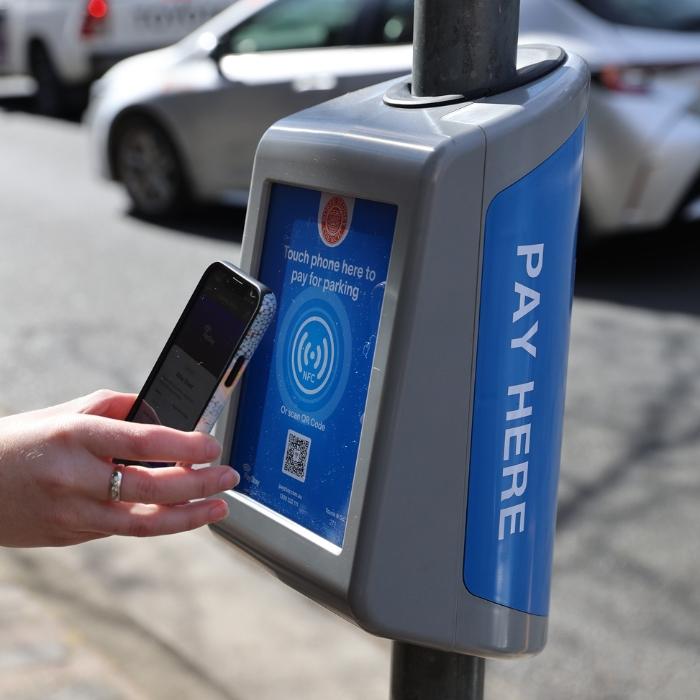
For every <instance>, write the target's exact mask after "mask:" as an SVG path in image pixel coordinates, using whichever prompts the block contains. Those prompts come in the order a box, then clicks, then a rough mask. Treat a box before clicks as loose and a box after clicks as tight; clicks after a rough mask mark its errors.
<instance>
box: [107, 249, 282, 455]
mask: <svg viewBox="0 0 700 700" xmlns="http://www.w3.org/2000/svg"><path fill="white" fill-rule="evenodd" d="M275 309H276V300H275V296H274V294H273V293H272V292H271V291H270V290H269V289H268V288H267V287H265V286H264V285H263V284H261V283H260V282H258V281H257V280H255V279H253V278H252V277H250V276H249V275H246V274H245V273H243V272H242V271H241V270H239V269H238V268H237V267H235V266H234V265H232V264H231V263H228V262H224V261H217V262H215V263H212V264H211V265H210V266H209V267H208V268H207V269H206V271H205V272H204V275H203V276H202V279H201V280H200V281H199V284H198V285H197V287H196V289H195V290H194V293H193V294H192V297H191V298H190V300H189V301H188V302H187V306H186V307H185V310H184V311H183V312H182V315H181V316H180V319H179V320H178V322H177V324H176V326H175V329H174V330H173V332H172V333H171V335H170V338H168V342H167V343H166V344H165V347H164V348H163V350H162V352H161V353H160V357H159V358H158V361H157V362H156V364H155V366H154V367H153V369H152V370H151V373H150V375H149V376H148V379H147V380H146V383H145V384H144V386H143V389H141V392H140V393H139V395H138V398H137V399H136V401H135V402H134V405H133V407H132V409H131V411H130V413H129V415H128V416H127V418H126V420H128V421H133V422H136V423H151V424H158V425H166V426H168V427H171V428H177V429H178V430H188V431H190V430H197V431H201V432H209V431H210V430H211V429H212V428H213V427H214V423H216V420H217V419H218V417H219V415H220V413H221V411H222V410H223V408H224V406H225V404H226V401H227V400H228V398H229V397H230V396H231V393H232V392H233V390H234V389H235V387H236V384H237V383H238V381H239V379H240V378H241V375H242V374H243V372H244V370H245V368H246V365H247V364H248V361H249V360H250V358H251V356H252V354H253V353H254V352H255V349H256V348H257V347H258V344H259V342H260V339H261V338H262V336H263V335H264V333H265V331H266V330H267V328H268V326H269V325H270V322H271V321H272V318H273V316H274V314H275ZM120 461H121V462H122V463H126V464H128V463H129V462H128V461H125V460H120ZM147 466H166V465H165V463H160V462H159V463H150V464H148V465H147Z"/></svg>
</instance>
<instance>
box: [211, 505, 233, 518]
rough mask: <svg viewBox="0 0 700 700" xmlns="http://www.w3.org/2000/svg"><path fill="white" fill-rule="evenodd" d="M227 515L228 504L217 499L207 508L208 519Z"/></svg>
mask: <svg viewBox="0 0 700 700" xmlns="http://www.w3.org/2000/svg"><path fill="white" fill-rule="evenodd" d="M227 515H228V506H227V505H226V504H225V503H224V502H223V501H217V502H216V503H215V504H214V505H213V506H212V507H211V508H210V509H209V519H210V520H221V519H222V518H225V517H226V516H227Z"/></svg>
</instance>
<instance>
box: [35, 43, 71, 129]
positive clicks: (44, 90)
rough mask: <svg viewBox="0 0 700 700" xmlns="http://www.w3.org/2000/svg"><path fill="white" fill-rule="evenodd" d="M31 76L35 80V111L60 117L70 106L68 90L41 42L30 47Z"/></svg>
mask: <svg viewBox="0 0 700 700" xmlns="http://www.w3.org/2000/svg"><path fill="white" fill-rule="evenodd" d="M30 63H31V71H32V77H33V78H34V80H35V81H36V86H37V90H36V95H35V97H34V102H35V106H36V111H37V112H38V113H39V114H45V115H46V116H49V117H62V116H64V115H65V114H67V113H68V112H69V110H70V108H71V98H70V90H69V88H68V87H67V86H66V84H65V83H64V82H63V81H62V80H61V78H60V77H59V75H58V73H57V72H56V69H55V68H54V65H53V62H52V60H51V57H50V56H49V54H48V52H47V50H46V49H45V48H44V46H42V45H41V44H36V45H35V46H33V47H32V52H31V57H30Z"/></svg>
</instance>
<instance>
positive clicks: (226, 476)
mask: <svg viewBox="0 0 700 700" xmlns="http://www.w3.org/2000/svg"><path fill="white" fill-rule="evenodd" d="M135 398H136V397H135V396H134V395H133V394H120V393H116V392H112V391H107V390H101V391H97V392H95V393H93V394H90V395H88V396H83V397H81V398H79V399H75V400H73V401H69V402H67V403H64V404H60V405H58V406H52V407H50V408H45V409H41V410H38V411H30V412H27V413H21V414H18V415H15V416H7V417H6V418H2V419H0V545H4V546H10V547H41V546H61V545H70V544H78V543H80V542H86V541H87V540H92V539H97V538H101V537H107V536H109V535H132V536H135V537H149V536H153V535H165V534H171V533H175V532H182V531H185V530H193V529H195V528H197V527H201V526H202V525H206V524H208V523H212V522H215V521H217V520H221V519H222V518H224V517H225V516H226V515H227V513H228V508H227V506H226V503H225V501H223V500H221V499H211V498H210V499H207V497H208V496H212V495H213V494H216V493H219V492H221V491H225V490H227V489H231V488H233V487H234V486H235V485H236V484H237V483H238V481H239V476H238V474H237V473H236V472H235V471H234V470H233V469H232V468H231V467H228V466H213V467H205V468H202V469H192V468H190V467H186V466H175V467H163V468H160V469H149V468H147V467H140V466H134V465H130V466H123V467H121V471H122V475H123V478H122V485H121V499H120V501H118V502H114V501H111V500H110V493H109V491H110V488H109V487H110V476H111V474H112V472H113V471H114V470H115V468H116V467H115V465H114V464H113V463H112V459H113V458H114V457H116V456H118V457H119V458H122V459H125V460H134V461H143V462H181V463H186V464H202V463H205V462H210V461H212V460H214V459H216V458H217V457H218V456H219V454H220V448H219V445H218V443H217V442H216V440H215V439H214V438H213V437H211V436H210V435H205V434H203V433H196V432H192V433H186V432H181V431H179V430H173V429H172V428H166V427H164V426H160V425H142V424H139V423H131V422H126V421H124V420H123V419H124V418H125V417H126V415H127V414H128V412H129V409H130V408H131V406H132V404H133V402H134V400H135ZM192 499H207V500H196V501H194V502H191V501H192Z"/></svg>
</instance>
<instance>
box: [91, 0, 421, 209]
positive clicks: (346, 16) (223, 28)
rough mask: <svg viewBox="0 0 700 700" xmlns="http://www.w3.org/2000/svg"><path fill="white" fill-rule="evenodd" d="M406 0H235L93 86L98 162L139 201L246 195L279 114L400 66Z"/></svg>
mask: <svg viewBox="0 0 700 700" xmlns="http://www.w3.org/2000/svg"><path fill="white" fill-rule="evenodd" d="M412 33H413V7H412V0H238V2H236V3H234V4H233V5H232V6H231V7H230V8H228V9H227V10H225V11H224V12H222V13H221V14H219V15H218V16H217V17H215V18H214V19H213V20H211V21H210V22H208V23H207V24H205V25H203V26H202V27H201V28H200V29H199V30H197V31H196V32H194V33H193V34H191V35H190V36H188V37H186V38H185V39H184V40H183V41H181V42H179V43H177V44H175V45H173V46H171V47H168V48H166V49H162V50H159V51H153V52H150V53H147V54H143V55H141V56H136V57H134V58H131V59H127V60H126V61H123V62H122V63H120V64H118V65H117V66H115V67H114V68H113V69H111V70H110V71H108V72H107V73H106V74H105V76H104V77H103V78H102V79H101V80H100V81H99V82H98V83H97V84H95V86H94V87H93V95H92V103H91V106H90V109H89V113H88V121H89V122H90V123H91V125H92V136H93V138H94V141H95V142H96V152H97V154H98V157H99V160H100V166H101V170H102V172H103V173H104V174H105V175H106V176H107V177H109V178H113V179H116V180H119V181H121V182H122V183H123V184H124V186H125V187H126V189H127V191H128V193H129V196H130V198H131V200H132V202H133V206H134V208H135V210H136V211H138V212H139V213H141V214H144V215H147V216H162V215H166V214H169V213H171V212H173V211H175V210H176V209H177V208H178V207H179V206H181V205H182V203H183V202H185V201H187V200H188V199H191V198H192V199H197V200H208V201H219V202H229V203H235V204H241V203H245V201H246V198H247V189H248V186H249V183H250V177H251V170H252V164H253V157H254V154H255V148H256V146H257V143H258V141H259V139H260V137H261V136H262V134H263V132H264V131H265V129H267V127H268V126H270V125H271V124H272V123H273V122H275V121H277V120H278V119H280V118H281V117H283V116H285V115H287V114H289V113H291V112H294V111H297V110H300V109H303V108H305V107H309V106H311V105H314V104H317V103H319V102H322V101H324V100H326V99H330V98H331V97H335V96H337V95H341V94H343V93H346V92H348V91H350V90H356V89H358V88H360V87H364V86H366V85H371V84H372V83H377V82H380V81H382V80H386V79H388V78H391V77H394V76H396V75H400V74H401V73H406V72H407V71H408V70H410V65H411V45H410V41H411V38H412Z"/></svg>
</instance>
